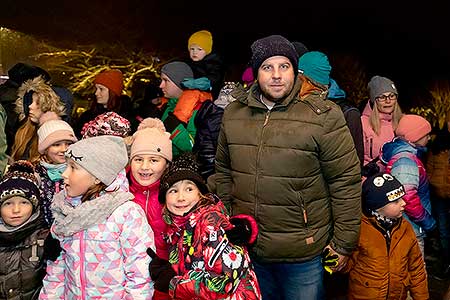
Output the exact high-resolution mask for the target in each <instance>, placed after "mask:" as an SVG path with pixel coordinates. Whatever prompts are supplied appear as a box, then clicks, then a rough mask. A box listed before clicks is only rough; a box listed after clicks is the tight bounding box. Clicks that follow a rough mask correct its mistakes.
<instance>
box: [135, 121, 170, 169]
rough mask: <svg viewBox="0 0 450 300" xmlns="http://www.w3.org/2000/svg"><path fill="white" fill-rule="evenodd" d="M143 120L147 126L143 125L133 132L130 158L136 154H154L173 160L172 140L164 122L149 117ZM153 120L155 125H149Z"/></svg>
mask: <svg viewBox="0 0 450 300" xmlns="http://www.w3.org/2000/svg"><path fill="white" fill-rule="evenodd" d="M149 119H151V120H149ZM142 122H143V123H144V122H145V124H147V127H144V126H142V127H140V129H138V130H137V131H136V132H135V133H134V134H133V144H131V153H130V159H132V158H133V157H134V156H136V155H142V154H150V155H151V154H154V155H158V156H161V157H164V158H165V159H167V160H168V161H172V140H171V139H170V133H168V132H166V129H165V127H164V124H163V122H162V121H161V120H159V119H156V118H147V119H144V120H143V121H142ZM152 122H153V123H154V125H153V126H149V125H148V124H150V123H152Z"/></svg>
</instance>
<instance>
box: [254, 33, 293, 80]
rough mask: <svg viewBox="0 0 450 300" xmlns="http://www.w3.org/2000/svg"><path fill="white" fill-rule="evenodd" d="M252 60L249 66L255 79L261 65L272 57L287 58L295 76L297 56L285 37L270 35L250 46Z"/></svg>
mask: <svg viewBox="0 0 450 300" xmlns="http://www.w3.org/2000/svg"><path fill="white" fill-rule="evenodd" d="M251 49H252V58H251V61H250V62H251V65H252V68H253V74H254V75H255V77H257V76H256V75H257V74H258V69H259V67H260V66H261V65H262V63H263V62H264V61H265V60H266V59H268V58H270V57H272V56H284V57H287V58H288V59H289V60H290V61H291V64H292V67H293V68H294V74H295V75H296V76H297V72H298V68H297V67H298V54H297V51H296V50H295V48H294V45H292V43H291V42H289V41H288V40H287V39H286V38H285V37H283V36H281V35H270V36H268V37H265V38H262V39H259V40H256V41H255V42H253V44H252V45H251Z"/></svg>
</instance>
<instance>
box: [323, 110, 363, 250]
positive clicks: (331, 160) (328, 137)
mask: <svg viewBox="0 0 450 300" xmlns="http://www.w3.org/2000/svg"><path fill="white" fill-rule="evenodd" d="M325 118H326V119H325V121H324V124H323V126H322V131H321V132H320V134H319V135H317V141H318V147H319V159H320V165H321V170H322V174H323V176H324V179H325V181H326V182H327V184H328V187H329V193H330V198H331V208H332V210H333V221H334V222H333V224H334V230H333V232H334V234H333V238H332V240H331V247H332V248H333V249H334V250H335V251H337V252H338V253H340V254H344V255H350V254H351V252H352V250H353V249H354V248H355V247H356V245H357V242H358V237H359V226H360V222H361V217H360V216H361V169H360V162H359V159H358V156H357V154H356V150H355V146H354V143H353V139H352V137H351V135H350V131H349V129H348V127H347V125H346V123H345V119H344V115H343V114H342V112H341V111H340V109H339V108H338V107H332V108H331V109H330V110H329V111H328V113H327V116H326V117H325ZM336 141H339V143H336Z"/></svg>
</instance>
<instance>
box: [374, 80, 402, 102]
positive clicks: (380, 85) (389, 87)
mask: <svg viewBox="0 0 450 300" xmlns="http://www.w3.org/2000/svg"><path fill="white" fill-rule="evenodd" d="M367 87H368V88H369V94H370V102H371V103H373V102H374V101H375V98H376V97H378V96H380V95H381V94H384V93H386V92H392V93H394V94H396V95H397V96H398V92H397V88H396V87H395V84H394V82H392V80H390V79H389V78H386V77H382V76H378V75H376V76H373V77H372V79H370V81H369V84H368V85H367Z"/></svg>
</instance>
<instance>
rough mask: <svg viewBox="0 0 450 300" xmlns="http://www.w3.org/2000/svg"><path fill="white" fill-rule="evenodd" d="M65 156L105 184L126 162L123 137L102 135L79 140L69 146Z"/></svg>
mask: <svg viewBox="0 0 450 300" xmlns="http://www.w3.org/2000/svg"><path fill="white" fill-rule="evenodd" d="M66 157H67V158H70V159H72V160H73V161H74V162H76V163H77V164H79V165H80V166H81V167H83V168H84V169H86V170H87V171H88V172H89V173H91V174H92V175H93V176H95V177H96V178H97V179H99V180H100V181H101V182H103V183H104V184H106V185H107V186H108V185H110V184H111V183H113V181H114V179H116V177H117V174H118V173H119V172H120V171H121V170H122V169H123V168H125V166H126V165H127V163H128V154H127V148H126V146H125V143H124V141H123V138H121V137H117V136H112V135H102V136H96V137H91V138H88V139H84V140H80V141H79V142H76V143H75V144H72V145H70V146H69V148H68V149H67V151H66Z"/></svg>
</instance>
